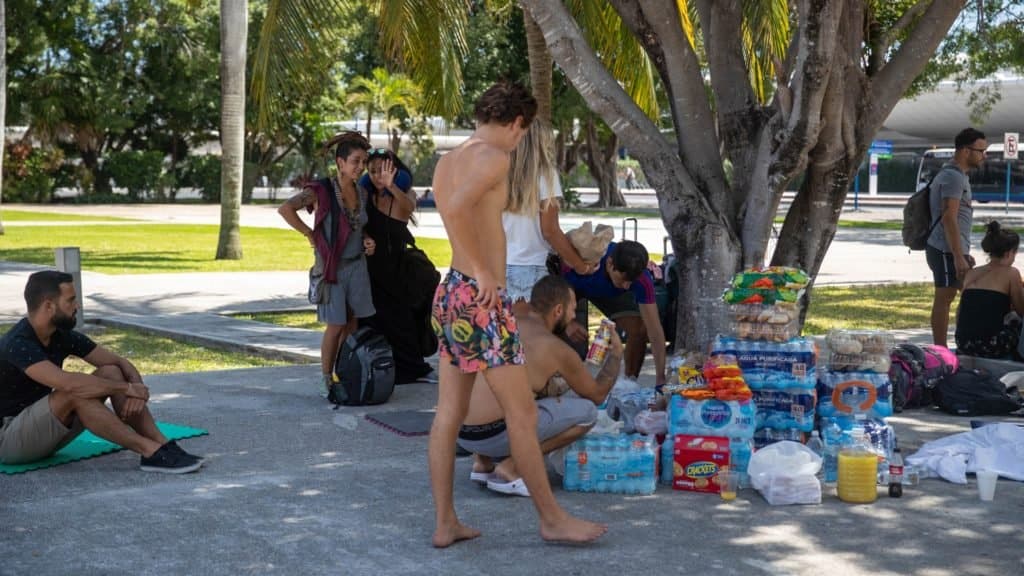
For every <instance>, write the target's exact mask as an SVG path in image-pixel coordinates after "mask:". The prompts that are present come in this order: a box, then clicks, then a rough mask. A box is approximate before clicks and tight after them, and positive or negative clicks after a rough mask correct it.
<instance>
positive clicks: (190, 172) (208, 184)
mask: <svg viewBox="0 0 1024 576" xmlns="http://www.w3.org/2000/svg"><path fill="white" fill-rule="evenodd" d="M182 166H183V168H182V176H181V178H180V180H179V184H180V185H182V186H188V187H191V188H195V189H196V190H198V191H199V195H200V196H202V197H203V200H204V201H206V202H220V156H216V155H213V154H206V155H203V156H189V157H188V158H187V159H186V160H185V161H184V162H182Z"/></svg>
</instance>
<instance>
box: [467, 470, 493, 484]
mask: <svg viewBox="0 0 1024 576" xmlns="http://www.w3.org/2000/svg"><path fill="white" fill-rule="evenodd" d="M469 479H470V480H471V481H472V482H476V483H477V484H480V485H484V484H487V483H488V482H490V481H491V480H500V478H498V475H497V474H495V473H494V472H470V473H469Z"/></svg>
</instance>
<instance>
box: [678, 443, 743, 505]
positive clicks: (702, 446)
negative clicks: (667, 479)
mask: <svg viewBox="0 0 1024 576" xmlns="http://www.w3.org/2000/svg"><path fill="white" fill-rule="evenodd" d="M672 451H673V453H674V454H673V456H674V457H673V460H674V462H673V471H672V489H673V490H689V491H691V492H711V493H714V494H718V493H719V492H720V489H719V486H718V482H717V477H718V471H719V470H720V469H721V468H722V467H723V466H728V465H729V439H728V438H726V437H724V436H694V435H691V434H676V436H675V438H674V439H673V445H672Z"/></svg>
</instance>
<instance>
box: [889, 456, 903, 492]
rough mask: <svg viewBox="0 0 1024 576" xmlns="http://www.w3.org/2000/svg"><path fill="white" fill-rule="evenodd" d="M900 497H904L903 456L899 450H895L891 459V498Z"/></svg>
mask: <svg viewBox="0 0 1024 576" xmlns="http://www.w3.org/2000/svg"><path fill="white" fill-rule="evenodd" d="M900 496H903V455H902V454H900V449H899V448H897V449H895V450H893V453H892V458H891V459H889V497H890V498H899V497H900Z"/></svg>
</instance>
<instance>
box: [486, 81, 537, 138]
mask: <svg viewBox="0 0 1024 576" xmlns="http://www.w3.org/2000/svg"><path fill="white" fill-rule="evenodd" d="M536 115H537V100H536V99H535V98H534V97H533V94H531V93H530V91H529V90H527V89H526V88H525V87H524V86H523V85H522V84H518V83H516V82H505V81H502V82H498V83H497V84H495V85H494V86H491V87H490V88H488V89H487V91H486V92H484V93H483V94H482V95H480V98H478V99H477V101H476V106H475V107H474V108H473V118H475V119H476V121H477V122H479V123H481V124H501V125H502V126H506V125H508V124H511V123H512V122H514V121H515V119H516V117H517V116H522V117H523V127H524V128H525V127H527V126H529V125H530V122H533V117H534V116H536Z"/></svg>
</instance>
